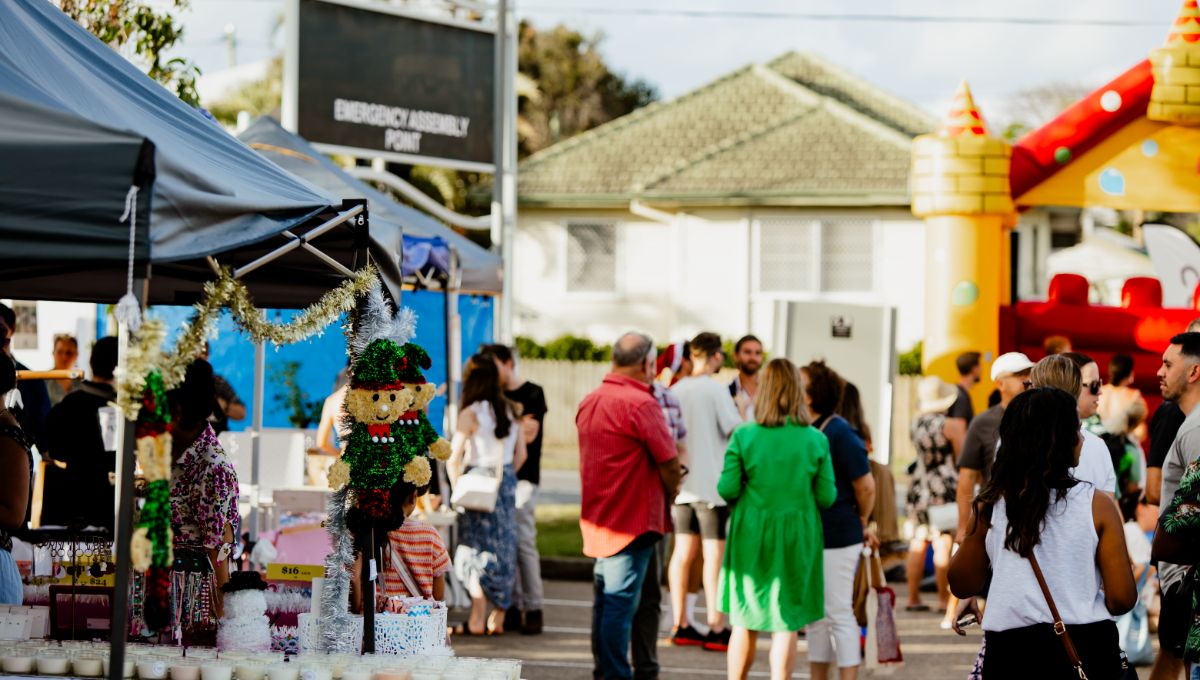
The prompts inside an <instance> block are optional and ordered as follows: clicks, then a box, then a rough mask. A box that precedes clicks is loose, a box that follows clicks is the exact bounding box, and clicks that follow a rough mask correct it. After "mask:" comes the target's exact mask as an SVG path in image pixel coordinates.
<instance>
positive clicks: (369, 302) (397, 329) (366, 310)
mask: <svg viewBox="0 0 1200 680" xmlns="http://www.w3.org/2000/svg"><path fill="white" fill-rule="evenodd" d="M366 297H367V299H366V300H365V301H364V302H363V303H362V305H363V306H362V312H361V313H360V314H359V317H358V321H357V324H356V326H357V327H356V328H354V329H352V331H353V332H351V333H348V334H347V335H348V340H347V343H346V344H347V350H348V351H349V353H350V356H352V357H356V356H358V355H359V354H361V353H362V352H363V350H365V349H366V348H367V345H369V344H371V343H372V342H374V341H375V340H379V339H387V340H392V341H394V342H395V343H396V344H398V345H403V344H404V343H406V342H409V341H410V340H412V339H413V336H414V335H416V329H417V315H416V313H415V312H413V311H412V310H411V309H408V308H406V307H404V308H401V309H400V311H399V312H396V311H394V310H395V307H393V305H392V303H391V302H389V301H388V300H387V298H386V297H385V296H384V294H383V284H381V283H378V282H376V284H375V285H374V286H373V287H372V288H371V290H370V292H369V293H367V296H366Z"/></svg>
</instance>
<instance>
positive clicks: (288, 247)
mask: <svg viewBox="0 0 1200 680" xmlns="http://www.w3.org/2000/svg"><path fill="white" fill-rule="evenodd" d="M365 211H366V206H364V205H361V204H360V205H356V206H354V207H353V208H351V209H349V210H347V211H346V212H343V213H341V214H339V215H338V216H337V217H334V218H332V219H330V220H329V221H327V222H325V223H324V224H322V225H321V226H319V227H317V228H316V229H313V230H312V231H307V232H305V233H304V234H302V235H300V236H296V235H295V234H292V237H293V238H292V240H291V241H288V242H287V243H285V244H284V245H282V246H279V247H278V248H276V249H275V250H272V251H271V252H269V253H267V254H266V255H263V256H262V257H260V258H258V259H257V260H254V261H253V262H251V263H249V264H246V265H242V266H241V267H238V268H237V269H236V270H234V272H233V278H235V279H240V278H242V277H243V276H245V275H246V274H249V273H250V272H252V271H254V270H255V269H258V268H259V267H261V266H263V265H265V264H269V263H271V262H273V261H275V260H277V259H279V258H280V257H281V256H283V255H286V254H287V253H290V252H292V251H293V250H295V249H297V248H299V247H301V246H303V245H304V242H305V241H311V240H312V239H314V238H316V237H318V236H320V235H321V234H324V233H325V232H327V231H329V230H331V229H333V228H334V227H336V226H338V225H339V224H341V223H343V222H345V221H346V220H349V219H350V218H352V217H355V216H356V215H360V214H362V213H363V212H365ZM365 219H366V217H365V216H364V217H363V220H365ZM289 233H290V232H289Z"/></svg>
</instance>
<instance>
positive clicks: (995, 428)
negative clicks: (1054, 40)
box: [956, 352, 1033, 542]
mask: <svg viewBox="0 0 1200 680" xmlns="http://www.w3.org/2000/svg"><path fill="white" fill-rule="evenodd" d="M1032 368H1033V362H1032V361H1030V360H1029V357H1027V356H1025V355H1024V354H1022V353H1020V352H1009V353H1007V354H1001V355H1000V356H999V357H996V361H994V362H992V382H994V383H996V389H997V390H999V392H1000V403H999V404H996V405H995V406H993V407H991V408H989V409H988V410H986V411H984V412H983V413H980V414H979V415H978V416H976V417H975V418H974V419H972V420H971V426H970V427H968V428H967V439H966V441H965V442H964V443H963V450H962V454H961V455H959V457H958V490H957V494H956V496H957V500H958V537H957V542H962V540H963V538H964V537H965V536H966V533H967V523H968V521H969V520H970V518H971V501H972V500H974V498H975V487H976V485H980V486H982V485H983V483H984V482H986V481H987V474H988V471H989V470H991V467H992V460H994V459H995V457H996V444H997V443H999V441H1000V419H1001V418H1003V417H1004V409H1005V407H1006V406H1008V403H1009V402H1011V401H1012V400H1013V399H1015V398H1016V396H1017V395H1018V394H1020V393H1022V392H1024V391H1025V380H1026V378H1027V377H1028V376H1029V371H1030V370H1031V369H1032Z"/></svg>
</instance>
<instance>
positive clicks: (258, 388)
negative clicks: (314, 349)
mask: <svg viewBox="0 0 1200 680" xmlns="http://www.w3.org/2000/svg"><path fill="white" fill-rule="evenodd" d="M266 386H267V343H266V341H264V340H259V341H258V342H256V343H254V405H253V406H252V407H251V408H252V409H253V410H254V412H253V415H252V416H251V417H252V418H253V420H252V421H251V426H250V484H251V485H252V486H253V487H254V495H253V496H252V497H251V499H250V521H249V524H250V540H251V541H257V540H258V505H259V503H260V502H261V501H262V489H261V488H260V487H259V480H260V479H261V478H260V476H259V462H260V458H261V446H262V428H263V404H264V403H265V402H266ZM233 538H234V540H235V541H236V540H238V537H237V536H234V537H233Z"/></svg>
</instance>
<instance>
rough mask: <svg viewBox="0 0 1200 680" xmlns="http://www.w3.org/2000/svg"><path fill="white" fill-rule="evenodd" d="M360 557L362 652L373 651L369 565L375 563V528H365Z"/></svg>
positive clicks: (373, 602)
mask: <svg viewBox="0 0 1200 680" xmlns="http://www.w3.org/2000/svg"><path fill="white" fill-rule="evenodd" d="M362 554H363V559H362V610H363V641H362V653H363V654H374V653H375V582H374V581H372V580H371V576H372V574H371V567H372V565H374V564H375V529H373V528H371V529H367V541H366V544H365V545H364V546H363V553H362Z"/></svg>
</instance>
